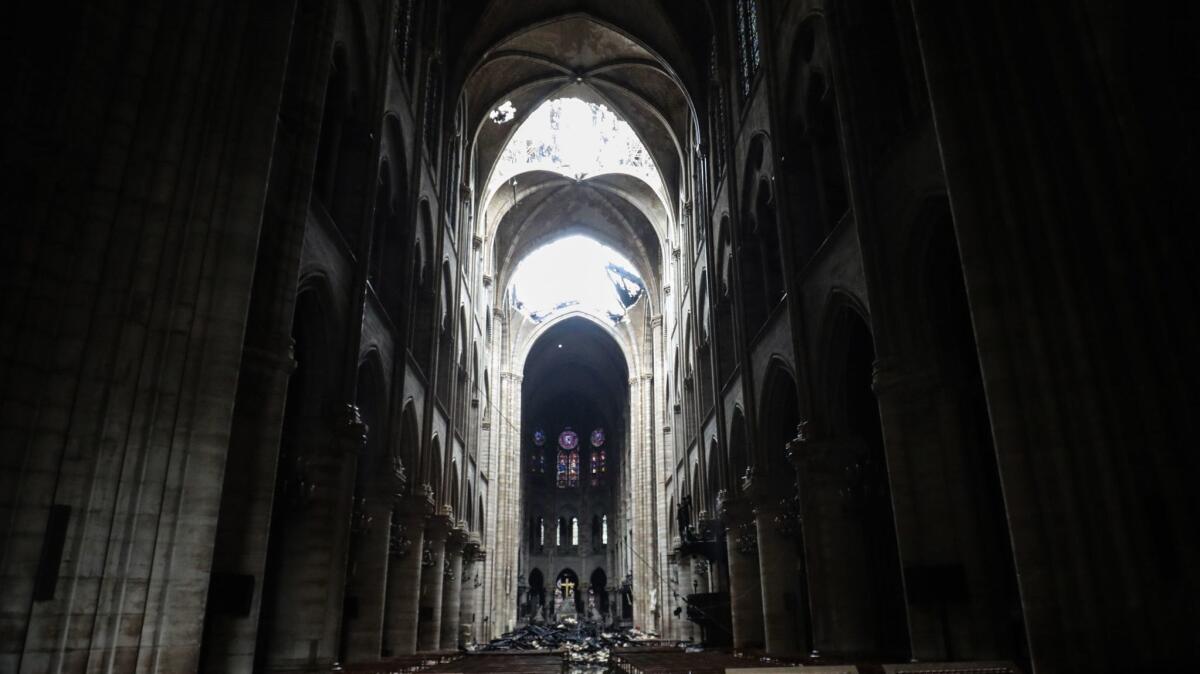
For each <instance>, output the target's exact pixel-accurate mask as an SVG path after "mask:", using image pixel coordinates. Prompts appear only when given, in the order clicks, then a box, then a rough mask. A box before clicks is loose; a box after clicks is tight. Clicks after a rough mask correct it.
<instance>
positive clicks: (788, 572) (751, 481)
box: [743, 470, 806, 657]
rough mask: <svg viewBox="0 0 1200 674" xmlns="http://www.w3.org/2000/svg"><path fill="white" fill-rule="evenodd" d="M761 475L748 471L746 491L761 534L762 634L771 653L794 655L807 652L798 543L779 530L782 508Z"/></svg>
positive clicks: (759, 546)
mask: <svg viewBox="0 0 1200 674" xmlns="http://www.w3.org/2000/svg"><path fill="white" fill-rule="evenodd" d="M763 482H764V480H763V478H762V477H760V476H755V475H754V473H753V471H752V470H751V471H747V476H746V478H745V479H744V481H743V485H744V491H745V493H746V495H747V496H748V497H749V498H750V500H751V502H752V503H753V504H754V526H755V528H756V529H757V536H758V573H759V582H760V585H761V587H762V608H763V627H764V629H763V636H764V641H765V646H766V651H767V654H768V655H771V656H775V657H795V656H798V655H802V654H803V653H804V652H805V650H806V649H805V647H806V644H802V643H801V641H802V635H803V634H804V632H803V631H802V629H803V627H804V626H803V625H802V624H801V617H802V616H803V612H802V611H801V602H803V601H805V598H804V596H803V595H802V594H801V590H800V588H798V587H797V586H798V585H799V584H798V583H797V582H796V581H797V570H798V568H799V567H798V564H797V562H798V559H797V556H796V543H795V541H794V540H793V539H792V538H791V537H789V536H784V535H781V534H780V532H779V531H777V530H776V524H775V519H776V517H777V516H778V515H780V514H781V512H782V509H781V508H780V506H779V503H778V497H775V496H773V495H772V494H771V493H770V490H769V489H767V487H766V485H765V484H763Z"/></svg>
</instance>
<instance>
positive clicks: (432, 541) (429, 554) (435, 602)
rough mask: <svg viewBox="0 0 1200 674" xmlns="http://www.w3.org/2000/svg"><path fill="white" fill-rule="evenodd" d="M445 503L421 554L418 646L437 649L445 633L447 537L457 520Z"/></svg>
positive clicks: (431, 524)
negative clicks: (453, 519)
mask: <svg viewBox="0 0 1200 674" xmlns="http://www.w3.org/2000/svg"><path fill="white" fill-rule="evenodd" d="M448 510H449V507H448V506H443V508H442V512H439V513H438V514H436V515H434V516H433V517H430V518H429V524H427V525H426V526H425V549H424V550H423V551H422V553H421V555H422V558H421V600H420V604H419V606H420V608H419V609H418V612H417V650H420V651H436V650H438V646H439V645H440V643H441V637H442V632H441V630H442V579H443V577H444V576H445V564H446V538H447V537H448V536H449V535H450V530H451V529H452V528H453V522H452V521H451V519H450V514H449V512H447V511H448Z"/></svg>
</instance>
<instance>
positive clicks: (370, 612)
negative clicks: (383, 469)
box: [342, 496, 392, 662]
mask: <svg viewBox="0 0 1200 674" xmlns="http://www.w3.org/2000/svg"><path fill="white" fill-rule="evenodd" d="M391 522H392V503H391V499H390V498H388V499H384V498H379V497H374V496H372V497H366V498H363V499H362V500H361V501H359V502H358V503H356V504H355V507H354V510H353V512H352V515H351V527H352V528H353V534H352V540H353V543H352V546H353V550H352V552H351V557H350V559H351V564H352V565H351V567H350V568H349V569H347V574H346V576H347V578H346V598H347V599H351V598H353V601H354V603H355V604H357V611H356V612H355V614H354V617H353V618H351V617H350V616H343V618H342V619H343V620H345V621H346V622H347V623H348V624H347V625H346V634H345V638H346V640H347V643H346V659H347V660H348V661H351V662H365V661H370V660H378V659H379V656H380V654H381V652H382V650H383V611H384V601H385V597H386V588H387V576H388V573H387V572H388V566H387V563H388V547H389V543H390V541H389V538H390V533H391Z"/></svg>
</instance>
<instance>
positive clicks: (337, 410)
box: [330, 403, 369, 454]
mask: <svg viewBox="0 0 1200 674" xmlns="http://www.w3.org/2000/svg"><path fill="white" fill-rule="evenodd" d="M330 424H331V426H332V430H333V435H334V437H335V438H336V439H337V444H338V446H339V447H341V449H342V450H343V451H345V452H346V453H348V454H353V453H357V452H361V451H362V450H363V449H364V448H365V447H366V446H367V432H368V431H369V429H368V427H367V424H366V422H364V421H363V420H362V415H361V414H359V413H358V405H355V404H353V403H343V404H341V405H337V406H335V407H334V409H333V412H332V414H331V415H330Z"/></svg>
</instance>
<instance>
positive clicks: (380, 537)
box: [285, 496, 392, 662]
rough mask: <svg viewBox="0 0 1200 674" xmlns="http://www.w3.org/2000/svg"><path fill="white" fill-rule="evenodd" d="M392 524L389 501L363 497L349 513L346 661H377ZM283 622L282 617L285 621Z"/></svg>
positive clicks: (381, 646) (345, 617) (381, 648)
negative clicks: (351, 604) (350, 605)
mask: <svg viewBox="0 0 1200 674" xmlns="http://www.w3.org/2000/svg"><path fill="white" fill-rule="evenodd" d="M391 523H392V503H391V499H390V498H386V499H385V498H379V497H377V496H371V497H365V498H363V499H361V500H360V501H359V502H358V503H356V504H355V506H354V510H353V512H352V514H351V524H350V526H351V527H352V528H353V530H354V531H353V535H352V540H353V541H354V542H353V544H352V545H353V548H354V549H353V551H352V552H351V557H350V560H351V564H352V566H351V567H350V568H349V569H347V574H346V575H347V579H346V597H347V598H351V597H353V598H354V601H355V602H356V603H357V604H358V610H357V612H356V615H355V616H354V617H353V618H350V617H349V616H343V618H342V619H343V620H345V621H347V622H348V625H347V626H346V636H345V638H346V640H347V643H346V659H347V660H349V661H351V662H364V661H370V660H378V659H379V656H380V654H381V652H382V650H383V612H384V601H385V597H386V594H387V593H386V588H387V576H388V573H387V572H388V548H389V543H390V541H389V538H390V533H391V528H392V527H391ZM285 619H286V618H285Z"/></svg>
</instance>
